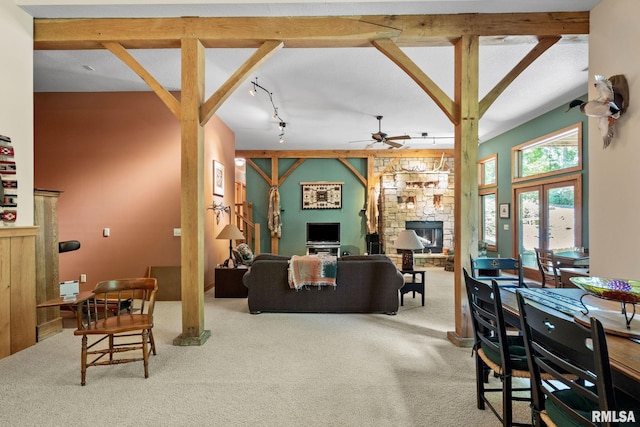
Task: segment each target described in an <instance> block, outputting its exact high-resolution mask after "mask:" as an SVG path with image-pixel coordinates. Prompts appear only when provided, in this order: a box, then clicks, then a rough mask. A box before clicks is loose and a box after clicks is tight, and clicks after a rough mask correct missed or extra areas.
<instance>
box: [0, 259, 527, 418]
mask: <svg viewBox="0 0 640 427" xmlns="http://www.w3.org/2000/svg"><path fill="white" fill-rule="evenodd" d="M205 295H206V298H205V328H206V329H210V330H211V334H212V336H211V338H210V339H209V340H208V341H207V342H206V343H205V345H203V346H200V347H175V346H173V345H172V341H173V339H174V338H175V337H176V336H178V335H179V334H180V332H181V314H180V303H179V302H159V303H158V305H157V308H156V325H155V328H154V335H155V337H156V343H157V347H158V355H157V356H155V357H152V358H151V361H150V366H149V371H150V376H149V378H148V379H146V380H145V379H144V376H143V368H142V363H141V362H140V363H130V364H125V365H117V366H109V367H95V368H90V369H89V370H88V371H87V385H86V386H85V387H81V386H80V338H79V337H76V336H74V335H73V331H72V329H65V330H64V331H63V332H62V333H60V334H57V335H55V336H53V337H51V338H49V339H46V340H44V341H42V342H40V343H38V344H37V345H35V346H33V347H30V348H28V349H26V350H23V351H22V352H19V353H17V354H15V355H12V356H10V357H7V358H5V359H2V360H0V402H1V403H0V406H1V407H2V410H1V411H0V426H88V425H114V426H196V425H211V426H249V425H252V426H255V425H260V426H472V425H473V426H498V425H500V424H499V423H498V421H497V419H496V418H495V416H494V415H493V414H492V413H491V412H490V411H489V410H485V411H480V410H478V409H476V397H475V383H474V378H475V373H474V367H473V358H472V357H471V350H470V349H463V348H457V347H455V346H454V345H452V344H451V343H450V342H449V341H448V340H447V339H446V332H447V331H451V330H453V329H454V320H453V319H454V317H453V273H448V272H445V271H443V269H442V268H431V269H429V271H428V273H427V291H426V306H425V307H422V306H421V305H420V298H419V296H416V298H415V299H412V298H411V296H410V295H407V296H405V305H404V307H401V308H400V311H399V313H398V315H396V316H387V315H382V314H380V315H378V314H376V315H361V314H353V315H352V314H275V313H264V314H260V315H250V314H249V313H248V311H247V303H246V299H215V298H213V292H207V293H206V294H205ZM498 400H499V399H498ZM523 417H524V419H525V420H526V418H527V417H528V408H527V407H526V406H525V405H523V407H522V408H519V411H518V418H517V419H518V420H521V419H523Z"/></svg>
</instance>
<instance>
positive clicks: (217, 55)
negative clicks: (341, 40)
mask: <svg viewBox="0 0 640 427" xmlns="http://www.w3.org/2000/svg"><path fill="white" fill-rule="evenodd" d="M599 1H600V0H518V1H513V0H476V1H458V0H446V1H442V0H439V1H436V0H433V1H430V0H426V1H425V0H422V1H402V2H400V1H386V2H351V3H342V2H326V1H310V2H306V3H295V2H282V3H275V4H272V3H267V2H263V1H255V2H239V3H234V4H226V3H221V2H211V1H209V2H206V4H204V3H203V2H200V3H202V4H196V3H198V0H194V1H193V2H192V3H191V4H189V5H175V4H154V5H150V4H147V5H135V6H134V5H123V4H119V5H117V4H116V3H127V1H126V0H125V1H120V2H117V1H112V2H110V3H111V5H110V6H106V5H104V4H103V5H98V4H97V3H106V2H105V1H104V0H103V1H99V0H94V1H92V0H85V1H83V3H84V4H83V5H78V6H76V5H73V4H67V5H65V6H54V5H51V3H50V2H49V3H48V4H47V5H38V4H37V3H39V2H37V1H35V0H34V1H31V0H23V1H18V3H19V4H20V5H21V6H22V7H23V8H24V9H25V10H26V11H27V12H28V13H30V14H31V15H32V16H34V17H38V18H64V17H66V18H75V17H169V16H203V17H204V16H339V15H390V14H403V15H411V14H436V13H438V14H439V13H482V12H485V13H501V12H538V11H585V10H591V9H592V8H593V7H594V6H595V5H596V4H597V3H598V2H599ZM67 3H73V1H68V2H67ZM91 3H96V4H95V5H91ZM157 3H162V2H161V1H158V2H157ZM535 43H536V41H535V40H530V39H527V38H524V39H522V38H521V39H516V38H509V39H506V40H505V42H504V43H503V44H501V45H495V44H487V45H483V44H482V40H481V46H480V87H479V91H480V93H479V96H480V98H482V97H483V96H484V95H485V94H486V93H487V92H488V91H489V90H490V89H491V88H492V87H493V86H494V85H495V84H496V83H498V82H499V81H500V80H501V79H502V77H504V75H505V74H506V73H507V72H508V71H509V70H511V68H513V67H514V66H515V65H516V64H517V63H518V62H519V61H520V60H521V59H522V58H523V57H524V56H525V55H526V54H527V53H528V52H529V51H530V50H531V48H532V47H533V46H535ZM403 50H404V52H405V53H406V54H407V55H408V56H409V57H410V58H411V59H412V60H413V61H414V62H416V63H417V64H418V65H419V66H420V67H421V68H422V70H423V71H425V72H426V74H427V75H428V76H429V77H430V78H431V79H432V80H433V81H434V82H435V83H436V84H437V85H438V86H439V87H440V88H441V89H442V90H444V92H445V93H447V95H449V96H450V97H453V47H420V48H404V49H403ZM253 51H254V50H253V49H207V50H206V65H205V70H206V78H205V83H206V89H205V91H206V97H208V96H210V95H211V94H212V93H213V92H214V91H215V90H216V89H217V88H218V87H219V86H220V85H221V84H222V83H224V82H225V81H226V79H227V78H228V77H229V76H230V75H231V74H232V73H233V72H234V71H235V70H236V69H237V68H238V67H239V66H240V65H241V64H242V63H243V62H244V61H245V60H246V59H247V58H248V57H249V56H250V55H251V54H252V53H253ZM130 53H131V54H132V55H133V56H134V57H135V58H136V59H137V60H138V61H139V62H140V63H141V64H142V65H143V66H144V67H145V68H146V69H147V70H148V71H149V72H150V73H151V74H152V75H153V76H154V77H155V78H156V79H157V80H158V81H159V82H160V83H161V84H162V85H164V86H165V87H166V88H167V89H169V90H179V88H180V51H179V50H178V49H167V50H130ZM84 66H90V67H91V68H92V69H93V70H92V71H91V70H87V69H86V68H84ZM596 71H597V70H594V74H596ZM256 77H257V78H258V83H259V84H260V85H261V86H263V87H265V88H266V89H268V90H269V91H270V92H271V93H272V95H273V101H274V103H275V105H276V106H277V107H278V113H279V115H280V117H281V118H282V119H283V120H284V121H285V122H286V128H285V143H284V144H280V143H279V142H278V140H279V138H278V135H279V133H280V131H279V129H278V120H274V119H273V118H272V117H271V116H272V114H273V109H272V107H271V104H270V102H269V97H268V96H267V94H266V93H265V92H263V91H261V90H258V93H257V94H256V96H255V97H252V96H250V95H249V93H248V90H249V88H250V87H251V84H250V82H249V81H247V82H246V83H245V84H244V85H243V86H242V87H241V88H240V89H238V90H237V91H236V92H235V93H234V94H233V95H231V96H230V97H229V99H228V100H227V101H226V102H225V103H224V104H223V105H222V107H220V109H219V110H218V111H217V115H218V116H219V117H220V118H221V119H222V120H223V121H224V122H225V123H226V124H227V125H228V126H229V127H230V128H231V129H232V130H233V131H234V132H235V134H236V148H237V149H242V150H258V149H259V150H317V149H351V150H354V149H362V148H365V146H367V145H368V142H369V141H371V133H373V132H376V131H377V130H378V123H377V120H376V118H375V116H376V115H382V116H384V118H383V120H382V131H383V132H386V133H387V134H389V135H390V136H395V135H403V134H408V135H410V136H411V137H412V139H411V140H408V141H406V145H407V146H409V147H411V148H451V147H452V143H453V140H452V136H453V126H452V125H451V123H450V122H449V120H448V119H447V118H446V117H445V115H444V114H443V113H442V112H441V111H440V110H439V108H438V107H437V106H436V105H435V103H434V102H433V101H432V100H431V98H429V96H427V95H426V94H425V93H424V92H422V90H421V89H420V88H419V87H418V86H417V84H416V83H415V82H413V80H411V79H410V78H409V77H408V76H407V75H406V74H405V73H404V72H403V71H401V70H400V69H399V68H398V67H397V66H396V65H395V64H393V63H392V62H391V61H390V60H389V59H387V58H386V57H385V56H384V55H382V54H381V53H380V52H379V51H378V50H377V49H375V48H373V47H371V48H335V49H326V48H324V49H295V48H285V49H281V50H280V51H279V52H278V53H276V55H274V56H273V57H272V58H271V59H270V60H269V61H267V62H266V63H265V64H264V65H263V66H262V67H260V69H258V70H257V72H256V73H255V74H254V75H253V76H252V78H251V79H252V80H253V79H254V78H256ZM588 79H589V75H588V43H587V38H586V37H573V38H565V39H563V40H561V41H560V42H559V43H557V44H556V45H555V46H553V47H552V48H551V49H549V50H548V51H547V52H545V53H544V54H543V55H542V56H541V57H540V58H538V59H537V60H536V62H534V64H532V65H531V66H530V67H529V68H528V69H527V70H526V71H524V72H523V73H522V74H521V75H520V76H519V77H518V78H517V79H516V81H515V82H513V83H512V84H511V85H510V86H509V88H508V89H507V90H506V91H505V92H504V93H503V94H502V95H501V96H500V97H499V98H498V100H497V101H496V102H495V103H494V104H493V105H492V106H491V108H490V109H489V110H488V111H487V112H486V114H485V115H484V116H483V118H482V119H481V120H480V124H479V135H480V140H481V141H484V140H487V139H489V138H492V137H494V136H497V135H499V134H501V133H503V132H505V131H507V130H509V129H512V128H513V127H515V126H517V125H519V124H521V123H524V122H526V121H528V120H530V119H531V118H534V117H536V116H538V115H540V114H542V113H544V112H546V111H549V110H550V109H553V108H555V107H558V106H560V105H563V104H566V103H568V102H569V101H570V100H571V99H573V98H575V97H578V96H581V95H583V94H585V93H586V92H587V83H588ZM34 88H35V89H34V90H35V91H36V92H91V91H147V90H150V89H149V88H148V86H147V85H146V84H145V83H144V82H143V81H142V80H141V79H140V78H139V77H138V76H137V75H136V74H135V73H134V72H133V71H131V70H130V69H129V68H128V67H127V66H125V65H124V64H123V63H121V62H120V61H119V60H118V59H117V58H116V57H115V56H114V55H113V54H111V53H110V52H108V51H106V50H105V51H95V50H88V51H36V52H34ZM425 132H426V133H428V135H429V136H434V137H446V138H443V139H432V138H426V139H423V138H419V137H420V136H421V135H422V133H425ZM349 141H362V142H359V143H350V142H349ZM372 148H384V147H383V146H382V144H376V145H374V146H373V147H372Z"/></svg>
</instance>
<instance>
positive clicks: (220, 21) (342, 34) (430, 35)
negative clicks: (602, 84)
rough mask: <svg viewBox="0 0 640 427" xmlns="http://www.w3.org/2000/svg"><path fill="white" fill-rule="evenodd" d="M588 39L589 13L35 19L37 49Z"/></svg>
mask: <svg viewBox="0 0 640 427" xmlns="http://www.w3.org/2000/svg"><path fill="white" fill-rule="evenodd" d="M549 34H563V35H570V34H571V35H584V34H589V12H541V13H500V14H494V13H487V14H457V15H393V16H347V17H345V16H340V17H336V16H328V17H230V18H228V17H227V18H220V17H217V18H199V17H185V18H91V19H87V18H78V19H35V20H34V49H36V50H77V49H104V47H103V43H105V42H113V41H116V42H118V43H120V44H121V45H122V46H123V47H124V48H125V49H167V48H176V49H178V48H180V40H181V39H183V38H185V37H193V38H197V39H199V40H200V42H201V43H202V45H203V46H204V47H206V48H225V47H229V48H254V49H257V48H259V47H260V46H261V45H262V43H264V42H265V41H266V40H281V41H282V42H283V43H284V45H285V47H293V48H304V47H306V48H313V47H364V46H367V47H368V46H371V42H372V41H373V40H377V39H383V38H388V39H392V40H394V41H395V42H396V43H397V44H398V45H399V46H401V47H407V46H431V45H443V44H444V45H451V44H452V43H454V42H455V41H456V40H458V39H459V38H460V37H461V36H463V35H477V36H479V37H489V36H504V37H506V36H525V35H526V36H545V35H549Z"/></svg>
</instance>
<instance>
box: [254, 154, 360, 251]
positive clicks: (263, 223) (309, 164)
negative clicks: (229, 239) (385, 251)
mask: <svg viewBox="0 0 640 427" xmlns="http://www.w3.org/2000/svg"><path fill="white" fill-rule="evenodd" d="M252 160H253V162H254V163H255V164H256V165H257V166H258V167H259V168H260V169H261V170H262V171H263V172H264V173H265V174H266V175H267V176H271V159H252ZM296 160H297V159H279V161H278V172H279V174H280V175H282V174H284V173H286V172H287V171H288V170H289V169H290V168H291V166H292V165H293V164H294V163H295V162H296ZM347 160H348V161H349V163H350V164H351V165H352V166H353V167H354V168H355V169H356V170H357V171H358V172H359V173H360V174H361V175H362V176H367V160H366V159H361V158H351V159H347ZM246 179H247V201H249V202H252V203H253V220H254V222H257V223H260V234H261V239H260V240H261V242H260V252H262V253H265V252H271V232H270V230H269V228H268V227H267V213H268V210H269V184H268V183H267V182H266V181H265V180H264V179H263V178H262V176H260V174H259V173H258V172H257V171H256V170H255V169H253V167H251V166H247V178H246ZM317 181H329V182H343V183H344V184H343V186H342V209H307V210H303V209H302V190H301V186H300V183H301V182H317ZM279 192H280V208H281V212H280V214H281V218H282V236H281V238H280V241H279V244H278V249H279V250H278V253H279V254H280V255H287V256H291V255H303V254H305V253H306V247H305V234H306V224H307V222H339V223H340V234H341V237H340V239H341V247H340V252H341V253H342V252H344V251H347V252H349V253H351V254H352V255H353V254H362V253H364V251H365V246H366V245H365V235H366V219H365V216H364V211H363V210H364V208H365V193H366V188H365V185H364V184H363V183H362V181H360V179H358V177H356V175H354V173H353V172H351V170H349V169H348V168H347V167H346V166H345V165H344V164H342V163H341V162H340V161H339V160H338V159H306V160H305V161H304V162H303V163H302V164H300V165H299V166H298V167H297V168H296V169H295V170H294V171H293V173H291V175H289V176H288V177H287V179H286V180H285V181H284V182H283V183H282V185H281V186H280V188H279Z"/></svg>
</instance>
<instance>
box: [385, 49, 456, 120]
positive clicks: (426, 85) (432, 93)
mask: <svg viewBox="0 0 640 427" xmlns="http://www.w3.org/2000/svg"><path fill="white" fill-rule="evenodd" d="M373 45H374V46H375V47H376V49H378V50H379V51H380V52H382V54H384V55H385V56H386V57H387V58H389V59H390V60H391V61H392V62H393V63H394V64H396V65H397V66H398V67H400V69H401V70H402V71H404V72H405V73H407V75H408V76H409V77H411V79H412V80H413V81H414V82H416V83H417V84H418V86H420V88H421V89H422V90H423V91H424V92H425V93H426V94H427V95H429V97H430V98H431V99H432V100H433V102H435V103H436V105H437V106H438V107H440V109H441V110H442V112H443V113H444V114H445V115H446V116H447V118H448V119H449V121H451V123H453V124H454V125H456V124H458V121H459V120H460V117H458V111H459V108H457V107H456V105H455V103H454V102H453V100H452V99H451V98H450V97H449V96H447V94H446V93H445V92H444V91H443V90H442V89H440V87H439V86H438V85H437V84H436V83H435V82H434V81H433V80H431V78H429V76H427V74H426V73H425V72H424V71H422V69H420V67H419V66H418V65H417V64H416V63H415V62H413V60H412V59H411V58H409V57H408V56H407V54H405V53H404V52H403V51H402V50H401V49H400V48H399V47H398V45H397V44H396V43H394V42H393V41H392V40H389V39H379V40H374V41H373Z"/></svg>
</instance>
